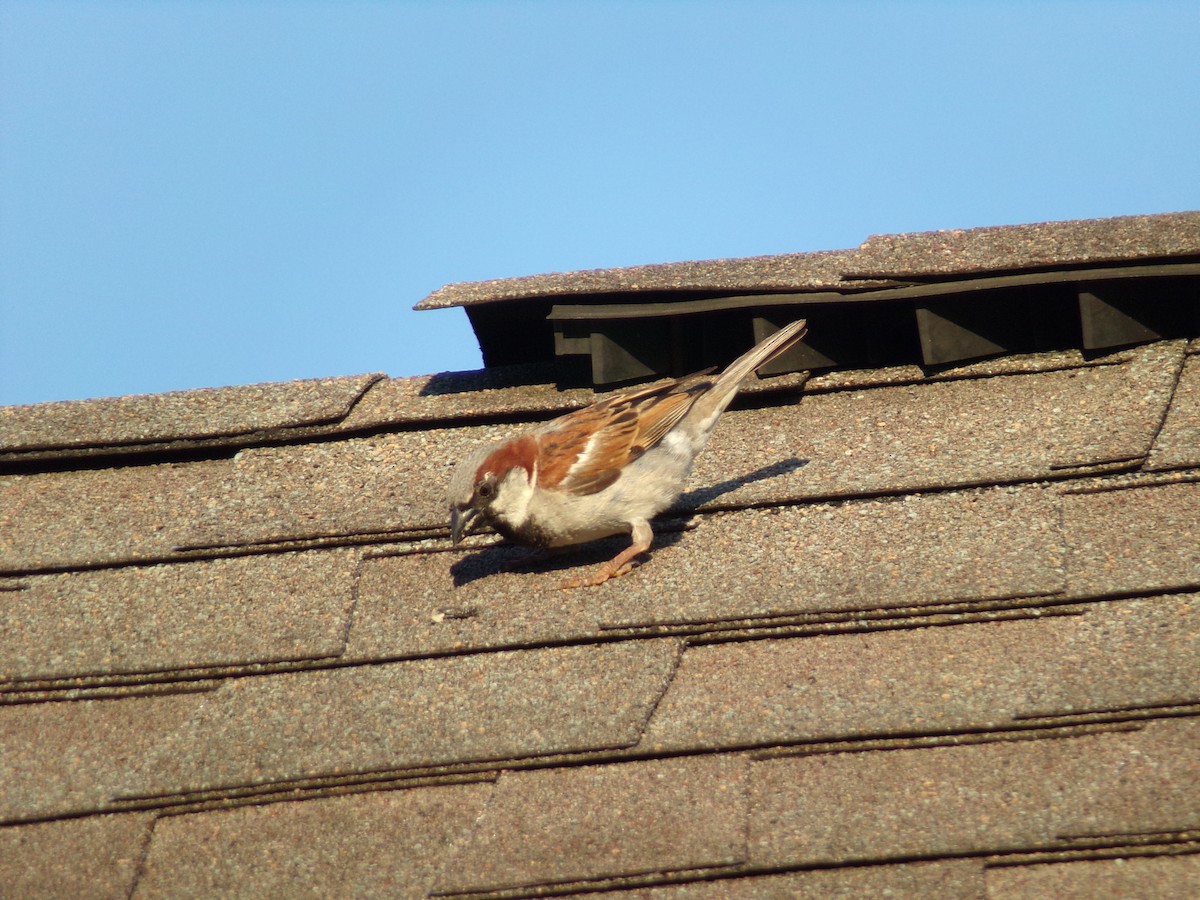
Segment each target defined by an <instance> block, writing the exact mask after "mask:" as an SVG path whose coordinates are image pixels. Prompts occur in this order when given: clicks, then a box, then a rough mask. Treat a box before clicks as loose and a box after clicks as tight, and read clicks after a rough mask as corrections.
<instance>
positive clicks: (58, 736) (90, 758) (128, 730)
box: [0, 641, 676, 821]
mask: <svg viewBox="0 0 1200 900" xmlns="http://www.w3.org/2000/svg"><path fill="white" fill-rule="evenodd" d="M675 659H676V647H675V645H674V644H673V642H670V641H651V642H627V643H622V644H610V645H607V646H604V647H567V648H560V649H548V650H529V651H525V652H521V653H497V654H489V655H485V656H472V657H459V658H448V659H437V660H421V661H414V662H401V663H392V664H389V665H377V666H363V667H352V668H340V669H331V670H318V671H311V672H299V673H289V674H280V675H269V676H259V677H254V678H244V679H233V680H231V681H228V682H226V683H224V684H223V685H222V686H221V687H220V688H219V689H217V690H212V691H209V692H206V693H202V694H190V695H181V696H170V697H153V698H138V699H125V700H109V701H91V702H82V703H52V704H37V705H31V706H16V707H7V708H3V707H0V775H2V776H3V780H4V783H5V791H4V794H3V796H2V797H0V821H2V820H6V819H7V820H12V819H19V818H30V817H33V816H44V815H50V814H55V813H63V812H66V811H71V810H78V809H85V810H86V809H96V810H100V809H105V808H109V806H108V805H109V804H110V803H111V802H112V801H113V800H115V799H117V798H131V797H141V796H144V795H158V794H173V793H177V792H180V791H186V790H189V789H199V788H212V787H223V786H229V785H250V784H260V783H265V782H273V781H278V780H281V779H290V778H298V777H310V776H321V775H330V774H338V773H347V772H362V771H366V770H376V769H389V770H390V769H395V768H407V767H414V766H436V765H445V764H451V763H459V762H465V761H471V760H485V759H504V758H510V757H520V756H533V755H543V754H550V753H570V752H575V751H580V750H597V749H605V748H614V747H623V746H628V745H630V744H632V743H634V742H636V741H637V739H638V735H639V734H640V732H641V727H642V723H643V722H644V721H645V719H646V717H647V715H648V714H649V711H650V709H651V708H652V706H653V704H654V702H655V700H656V699H657V698H658V697H659V695H660V694H661V692H662V690H663V687H664V685H665V683H666V680H667V679H668V677H669V674H670V671H671V669H672V668H673V666H674V663H675ZM547 695H552V696H553V697H554V702H552V703H550V702H546V701H545V697H546V696H547Z"/></svg>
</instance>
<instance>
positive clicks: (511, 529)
mask: <svg viewBox="0 0 1200 900" xmlns="http://www.w3.org/2000/svg"><path fill="white" fill-rule="evenodd" d="M806 333H807V328H806V323H805V320H803V319H799V320H797V321H795V322H792V323H791V324H789V325H785V326H784V327H783V328H781V329H780V330H779V331H777V332H775V333H774V334H772V335H770V336H769V337H767V338H766V339H764V340H763V341H761V342H760V343H758V344H757V345H755V346H754V347H753V348H751V349H750V350H749V351H747V352H746V353H745V354H743V355H742V356H740V357H738V358H737V359H736V360H734V361H733V362H732V363H731V364H730V365H729V367H728V368H726V369H725V371H724V372H722V373H721V374H720V375H713V374H712V370H708V371H707V372H701V373H697V374H696V375H692V376H688V377H686V378H679V379H675V380H672V381H667V382H663V383H658V384H653V385H650V386H648V387H643V388H640V389H635V390H632V391H629V392H625V393H622V394H617V395H614V396H612V397H606V398H604V399H602V400H600V401H598V402H596V403H594V404H592V405H591V406H588V407H586V408H584V409H580V410H576V411H574V412H570V413H567V414H566V415H563V416H560V417H558V418H556V419H553V420H551V421H548V422H545V423H543V424H541V425H538V426H537V427H535V428H533V429H531V430H529V431H526V432H524V433H523V434H519V435H516V436H514V437H511V438H508V439H507V440H504V441H500V442H498V443H492V444H485V445H483V446H480V447H478V448H476V449H475V450H474V451H473V452H471V453H470V454H468V455H467V456H466V457H464V458H463V459H462V460H461V461H460V462H459V463H458V465H457V467H456V468H455V471H454V474H453V476H452V477H451V479H450V487H449V500H450V535H451V540H452V543H453V545H454V546H457V545H458V544H459V542H460V541H461V540H462V539H463V536H464V535H465V534H467V533H468V531H469V530H472V529H474V528H477V527H479V526H480V525H489V526H491V527H492V528H493V529H494V530H495V531H497V532H499V533H500V534H501V535H502V536H503V537H505V538H506V539H507V540H508V541H510V542H511V543H515V544H520V545H523V546H527V547H534V548H537V549H539V550H543V551H548V550H551V549H557V548H562V547H571V546H574V545H577V544H583V543H586V542H588V541H593V540H598V539H600V538H605V537H610V536H612V535H615V534H623V533H624V534H629V535H630V537H631V542H630V545H629V546H628V547H627V548H625V549H624V550H622V551H621V552H620V553H618V554H617V555H616V556H614V557H613V558H612V559H611V560H609V561H608V562H606V563H604V564H603V565H601V566H600V567H599V568H598V570H596V571H594V572H592V573H590V574H586V575H583V576H579V577H576V578H571V579H568V580H566V581H564V582H563V583H562V584H561V585H560V587H561V588H564V589H569V588H578V587H592V586H596V585H600V584H603V583H604V582H606V581H608V580H609V579H612V578H617V577H619V576H621V575H625V574H627V573H628V572H629V571H631V570H632V568H633V566H634V561H635V560H636V559H637V558H638V557H639V556H641V555H642V554H644V553H646V552H648V551H649V549H650V545H651V543H652V542H653V537H654V533H653V530H652V529H651V527H650V520H651V519H653V518H654V516H656V515H657V514H658V513H660V512H662V511H663V510H665V509H667V508H668V507H669V506H670V505H671V504H672V503H673V502H675V499H676V498H677V497H678V496H679V494H680V493H681V492H682V490H683V487H684V484H685V482H686V481H687V478H688V475H689V474H690V472H691V469H692V463H693V461H694V460H695V459H696V456H697V454H699V453H700V451H701V450H703V449H704V446H705V444H707V443H708V438H709V436H710V435H711V434H712V431H713V428H714V426H715V425H716V424H717V420H718V419H719V418H720V417H721V413H723V412H724V411H725V409H726V407H728V406H729V403H730V401H732V400H733V398H734V396H735V395H736V394H737V392H738V390H739V389H740V388H741V386H742V384H743V382H744V381H745V380H746V379H747V378H748V377H749V376H750V374H751V373H752V372H754V371H755V370H757V369H758V368H760V367H761V366H763V365H765V364H766V363H768V362H770V361H771V360H773V359H775V358H776V357H778V356H779V355H780V354H782V353H784V352H785V351H787V350H788V349H790V348H791V347H792V346H794V345H795V344H796V343H797V342H798V341H800V340H801V339H802V338H803V337H804V335H805V334H806Z"/></svg>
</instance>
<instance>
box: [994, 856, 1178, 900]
mask: <svg viewBox="0 0 1200 900" xmlns="http://www.w3.org/2000/svg"><path fill="white" fill-rule="evenodd" d="M987 896H988V900H1042V898H1044V897H1054V898H1055V900H1093V898H1095V897H1178V898H1180V900H1183V898H1186V897H1200V856H1196V855H1192V856H1160V857H1152V858H1145V859H1138V858H1136V857H1135V858H1133V859H1090V860H1086V861H1083V862H1063V863H1054V864H1045V865H1032V866H1003V867H1000V868H995V869H988V870H987Z"/></svg>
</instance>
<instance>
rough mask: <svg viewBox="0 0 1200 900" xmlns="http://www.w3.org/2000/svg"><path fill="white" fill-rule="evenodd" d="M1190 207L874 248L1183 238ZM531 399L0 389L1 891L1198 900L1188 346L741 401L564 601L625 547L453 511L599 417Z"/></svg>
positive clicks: (1199, 516)
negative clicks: (530, 559)
mask: <svg viewBox="0 0 1200 900" xmlns="http://www.w3.org/2000/svg"><path fill="white" fill-rule="evenodd" d="M1195 223H1196V218H1195V216H1194V214H1184V215H1182V216H1166V217H1138V218H1135V219H1130V220H1120V221H1118V222H1117V223H1116V224H1113V223H1112V222H1108V223H1107V224H1105V223H1068V225H1066V226H1061V227H1059V228H1058V229H1057V230H1056V229H1054V228H1053V227H1051V226H1022V227H1019V228H1016V229H988V230H984V231H982V232H976V233H967V236H966V237H964V236H963V235H962V234H959V233H951V234H941V235H935V236H930V235H924V236H922V235H916V236H903V235H900V236H889V237H888V238H886V239H885V238H872V239H870V240H869V241H867V242H866V243H865V244H864V245H863V247H862V248H861V249H860V250H859V251H855V253H854V260H855V264H856V265H859V264H861V266H862V267H861V268H860V269H858V270H857V271H859V272H860V273H862V274H867V275H887V274H888V273H893V274H894V273H897V272H905V273H907V274H909V275H911V274H912V273H914V272H926V273H933V274H936V273H939V272H942V271H950V270H953V271H956V272H957V271H963V270H964V267H970V266H971V265H972V260H973V259H976V258H978V256H979V254H978V253H976V251H977V250H978V248H979V247H980V246H981V245H984V246H986V248H987V253H986V254H985V255H986V256H987V258H988V260H989V262H988V264H987V265H988V266H990V267H991V268H993V269H994V268H997V267H1026V266H1032V265H1041V264H1050V263H1063V262H1078V261H1090V260H1094V259H1097V258H1106V259H1107V258H1114V257H1115V258H1118V259H1123V258H1143V257H1151V256H1160V255H1164V254H1165V255H1171V254H1177V253H1182V252H1186V253H1192V252H1195V244H1196V243H1197V242H1198V241H1200V234H1198V233H1197V230H1196V229H1195ZM1189 229H1191V230H1189ZM972 248H974V249H972ZM1181 248H1183V249H1181ZM1186 248H1192V249H1186ZM803 256H805V258H806V260H808V261H807V262H805V265H810V264H811V257H812V255H803ZM844 256H845V255H844V254H842V255H839V254H830V255H829V261H830V262H831V263H832V261H834V259H835V258H836V260H837V264H838V267H839V268H838V269H837V271H838V272H839V273H842V272H844V271H847V270H846V269H845V267H844V266H843V263H845V262H846V259H845V258H843V257H844ZM821 258H824V257H821ZM772 259H775V260H776V262H778V258H772ZM869 260H877V261H882V262H879V263H878V264H875V263H872V264H871V265H867V261H869ZM785 263H786V260H785ZM822 264H824V263H822ZM885 264H886V265H885ZM704 265H709V264H704ZM767 266H768V264H767V263H766V262H764V261H762V260H759V261H753V260H752V261H746V262H744V263H741V264H730V265H725V264H721V263H713V264H711V267H712V272H711V273H710V275H711V279H712V280H713V281H714V282H715V281H718V280H720V279H722V278H726V277H728V280H729V281H730V283H733V282H737V283H738V284H742V282H741V281H739V279H749V281H753V279H754V278H757V277H762V273H763V272H764V271H766V268H765V267H767ZM830 271H831V272H832V271H834V270H833V269H832V268H831V269H830ZM655 272H657V273H658V274H657V275H655V277H658V276H659V275H663V277H666V274H664V273H663V272H660V271H659V270H655ZM755 273H757V274H755ZM652 274H653V273H652ZM667 274H669V273H667ZM676 274H679V273H676ZM589 277H594V278H596V279H600V280H601V281H603V280H604V277H605V276H603V275H601V274H595V275H594V276H589ZM645 277H647V276H645V274H644V273H642V272H640V271H634V270H630V271H628V272H625V273H624V274H622V275H620V276H619V278H618V279H617V280H618V281H621V279H624V280H625V281H630V282H632V281H633V280H637V281H638V282H639V283H642V281H643V279H644V278H645ZM671 277H674V276H671ZM706 277H707V276H706ZM838 277H841V275H840V274H839V276H838ZM604 283H605V284H608V285H610V286H611V285H612V284H613V282H612V281H611V280H609V281H605V282H604ZM622 283H623V282H622ZM664 283H665V282H664ZM747 283H749V282H747ZM755 283H756V284H758V283H759V282H755ZM528 286H529V285H528V284H526V285H525V287H528ZM578 288H579V285H578V284H576V285H575V288H573V289H578ZM505 289H506V290H507V288H505ZM564 289H565V288H564ZM473 290H474V289H473V288H472V289H467V291H468V293H469V292H470V291H473ZM463 296H465V294H460V299H461V298H462V297H463ZM551 378H552V376H551V375H547V370H545V369H539V368H537V367H536V366H535V367H525V368H521V369H513V370H489V371H485V372H480V373H455V374H443V375H436V376H428V377H422V378H413V379H388V378H384V377H382V376H376V375H364V376H357V377H353V378H337V379H329V380H325V381H319V382H303V383H301V382H297V383H291V384H281V385H264V386H251V387H241V388H222V389H215V390H209V391H200V392H189V393H184V394H175V395H162V396H158V397H141V398H118V399H114V400H97V401H83V402H77V403H70V404H47V405H43V406H36V407H13V408H8V409H4V410H0V471H3V472H4V473H6V474H0V604H2V608H3V627H2V628H0V785H2V786H3V788H2V790H0V884H2V885H4V888H3V889H0V892H3V893H4V894H5V896H14V897H25V896H29V897H40V896H83V895H91V896H118V897H128V896H133V897H136V898H143V897H157V896H165V897H175V896H212V895H221V896H246V897H252V896H267V895H287V896H306V895H307V896H328V895H330V894H352V895H357V896H413V897H419V896H427V895H429V894H434V895H438V896H450V897H518V896H541V895H575V894H582V893H588V894H589V895H592V896H604V897H625V896H640V897H651V898H662V900H668V898H670V900H674V898H693V897H694V898H708V897H767V896H796V895H800V896H805V895H807V896H820V897H837V896H847V897H849V896H864V895H881V894H884V893H887V892H890V893H891V894H892V895H894V896H931V895H936V896H955V897H957V896H962V897H982V896H987V897H1043V896H1096V895H1122V894H1124V895H1133V896H1192V895H1196V894H1197V893H1200V866H1198V865H1197V860H1198V859H1200V730H1198V729H1200V725H1198V723H1200V541H1198V540H1197V539H1196V532H1197V526H1196V523H1197V522H1198V521H1200V449H1198V448H1200V341H1197V340H1195V339H1193V340H1191V341H1189V340H1186V339H1173V340H1160V341H1155V342H1151V343H1147V344H1144V345H1141V346H1135V347H1127V348H1124V349H1118V350H1115V351H1112V352H1105V353H1104V354H1100V355H1091V354H1083V353H1081V352H1079V351H1074V350H1071V351H1056V352H1050V353H1038V354H1027V355H1020V356H1005V357H1000V358H997V359H993V360H988V361H984V362H977V363H972V364H970V365H963V366H957V367H955V368H944V369H939V370H936V371H925V370H922V369H921V368H919V367H917V366H900V367H893V368H889V369H873V370H852V371H847V370H836V371H832V372H827V373H823V374H820V375H818V376H815V377H811V378H809V377H805V376H803V375H799V376H784V377H782V378H780V379H764V380H763V381H761V382H759V383H755V384H752V385H751V386H750V387H749V389H748V390H747V392H746V394H745V396H743V397H742V398H741V399H740V401H739V402H738V404H737V405H736V406H735V407H734V408H733V409H732V410H731V411H730V412H728V413H727V414H726V416H725V419H724V420H723V422H722V424H721V425H720V426H719V427H718V430H717V432H716V434H715V435H714V437H713V440H712V442H711V444H710V446H709V448H708V449H707V450H706V451H705V453H704V454H703V455H702V456H701V457H700V459H699V460H698V463H697V466H696V471H695V473H694V475H693V478H692V481H691V483H690V488H689V492H688V493H686V494H685V495H684V496H683V497H682V498H681V499H680V501H679V502H678V503H677V504H676V507H675V508H674V509H673V510H671V511H670V513H668V514H667V516H665V517H664V519H663V521H662V522H660V523H659V528H658V532H659V534H658V538H657V540H656V544H655V550H654V551H653V553H652V554H651V556H650V557H649V559H648V560H647V561H646V562H645V563H644V564H643V565H642V566H640V567H639V568H638V569H637V570H636V571H635V572H633V573H632V574H631V575H629V576H626V577H623V578H620V579H617V580H615V581H612V582H609V583H607V584H605V585H602V586H601V587H599V588H596V589H592V590H577V591H571V592H566V593H562V592H559V591H558V590H557V589H556V587H555V586H556V585H557V583H558V582H559V581H560V580H561V579H562V575H563V572H564V571H565V570H568V569H571V568H573V567H575V566H577V565H588V564H594V563H597V562H599V561H601V560H604V559H606V558H608V556H611V555H612V553H613V552H614V551H615V548H616V547H619V546H620V545H621V542H620V541H609V542H604V543H601V544H600V545H598V546H596V547H590V548H586V549H584V550H582V551H581V552H580V553H579V554H577V555H574V556H566V557H562V558H558V559H555V560H553V561H551V562H549V563H545V564H541V565H537V566H534V567H533V568H532V569H531V570H529V571H508V564H509V563H513V562H518V563H519V562H520V561H521V560H522V559H523V558H524V551H520V550H516V549H512V548H507V547H503V546H496V545H494V541H493V539H492V538H490V537H483V536H481V537H475V538H471V539H469V541H468V542H467V544H466V545H465V546H463V547H459V548H451V546H450V542H449V538H448V532H447V527H446V522H445V518H446V515H445V504H444V498H443V493H444V488H445V484H446V481H447V480H448V477H449V473H450V471H451V470H452V468H453V466H454V463H455V462H456V461H457V459H458V458H459V457H460V456H461V455H462V454H463V453H465V452H467V451H468V450H469V448H471V447H473V446H475V445H477V444H479V443H480V442H483V441H487V440H491V439H494V438H496V437H499V436H503V435H506V434H510V433H513V432H514V431H516V430H519V429H520V428H523V427H525V426H527V425H528V424H529V423H530V422H533V421H539V420H542V419H545V418H547V417H548V416H551V415H555V414H557V413H559V412H562V411H565V410H568V409H573V408H578V407H579V406H581V405H584V404H586V403H588V402H590V401H591V400H592V398H593V397H594V394H593V393H592V392H591V391H590V390H569V391H558V390H556V389H555V388H553V387H552V386H550V385H549V384H548V383H547V382H549V381H550V380H551ZM597 892H598V893H597Z"/></svg>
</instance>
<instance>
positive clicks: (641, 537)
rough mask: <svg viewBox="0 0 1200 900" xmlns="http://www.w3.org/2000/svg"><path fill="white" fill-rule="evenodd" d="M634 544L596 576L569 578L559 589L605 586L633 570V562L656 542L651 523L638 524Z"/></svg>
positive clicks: (604, 566) (634, 534) (634, 531)
mask: <svg viewBox="0 0 1200 900" xmlns="http://www.w3.org/2000/svg"><path fill="white" fill-rule="evenodd" d="M632 537H633V542H632V543H631V544H630V545H629V546H628V547H626V548H625V549H624V550H622V551H621V552H620V553H618V554H617V555H616V556H614V557H613V558H612V559H610V560H609V561H608V562H606V563H605V564H604V565H602V566H601V567H600V568H599V569H598V570H597V571H596V572H595V573H594V574H592V575H585V576H581V577H579V578H569V579H567V580H566V581H564V582H563V583H562V584H560V585H559V588H560V589H562V590H566V589H567V588H577V587H595V586H596V585H598V584H604V582H606V581H608V579H610V578H617V577H619V576H621V575H624V574H626V573H627V572H629V571H631V570H632V569H633V560H634V559H635V558H637V557H638V556H641V555H642V554H643V553H645V552H646V551H647V550H649V549H650V543H651V541H653V540H654V532H653V531H652V530H651V529H650V523H649V522H637V523H636V524H634V526H633V533H632Z"/></svg>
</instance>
